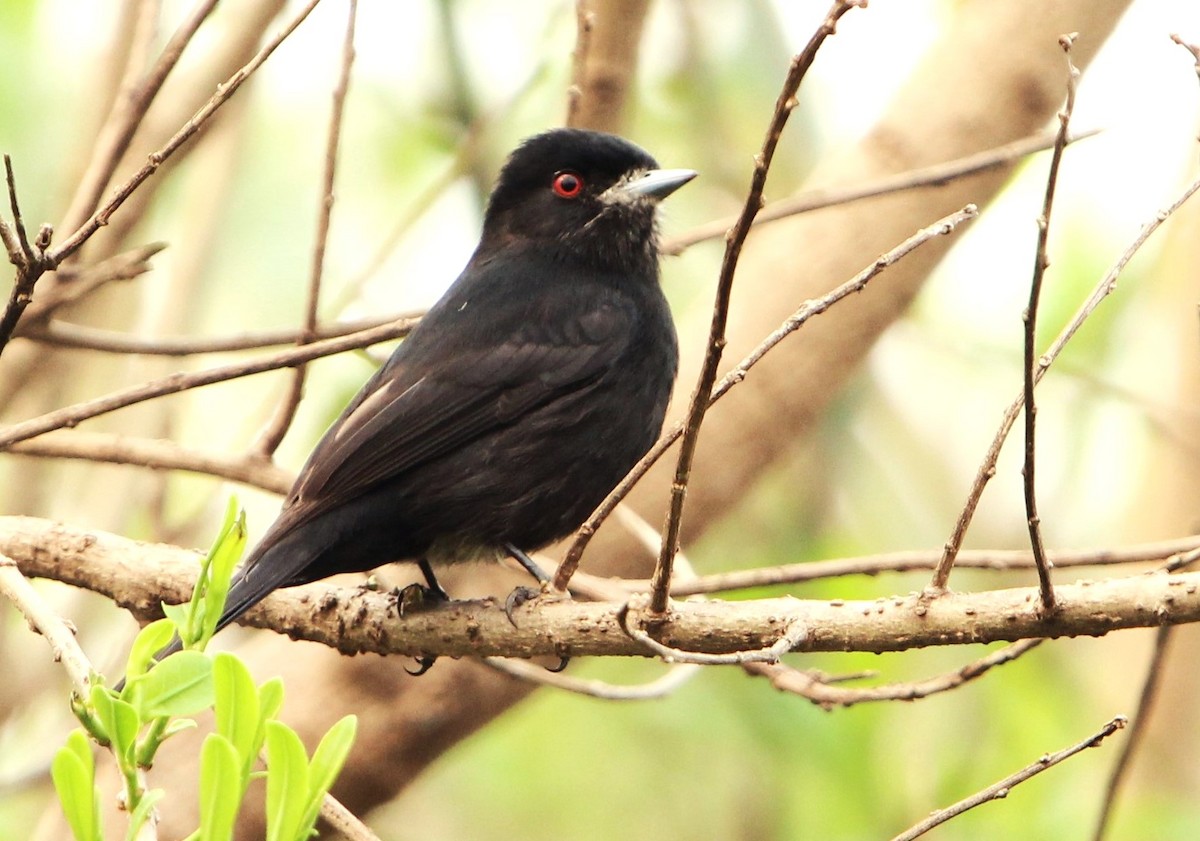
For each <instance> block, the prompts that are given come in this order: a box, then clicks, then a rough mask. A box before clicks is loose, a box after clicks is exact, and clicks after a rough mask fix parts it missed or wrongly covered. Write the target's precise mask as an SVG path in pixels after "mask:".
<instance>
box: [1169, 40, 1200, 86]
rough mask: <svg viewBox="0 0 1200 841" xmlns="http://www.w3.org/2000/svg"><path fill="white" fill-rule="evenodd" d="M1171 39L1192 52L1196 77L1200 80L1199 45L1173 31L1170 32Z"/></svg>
mask: <svg viewBox="0 0 1200 841" xmlns="http://www.w3.org/2000/svg"><path fill="white" fill-rule="evenodd" d="M1171 40H1172V41H1174V42H1175V43H1176V44H1178V45H1179V46H1181V47H1183V48H1184V49H1185V50H1187V51H1188V52H1189V53H1191V54H1192V60H1193V61H1194V62H1195V67H1196V79H1197V80H1200V46H1197V45H1195V44H1193V43H1191V42H1189V41H1185V40H1183V37H1182V36H1181V35H1179V34H1177V33H1174V32H1173V33H1171Z"/></svg>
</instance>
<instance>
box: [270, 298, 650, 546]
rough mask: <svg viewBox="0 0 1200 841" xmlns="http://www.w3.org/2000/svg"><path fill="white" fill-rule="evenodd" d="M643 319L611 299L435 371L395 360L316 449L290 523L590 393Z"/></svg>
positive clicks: (464, 354) (288, 515)
mask: <svg viewBox="0 0 1200 841" xmlns="http://www.w3.org/2000/svg"><path fill="white" fill-rule="evenodd" d="M558 315H559V316H561V313H560V314H558ZM635 318H636V314H635V313H634V312H633V310H632V307H628V306H622V305H620V304H619V303H611V302H610V303H608V304H606V305H605V306H603V307H592V308H589V309H588V310H587V311H586V312H583V313H581V314H579V315H578V317H576V318H573V319H568V320H564V319H562V318H561V317H559V318H557V319H551V320H547V322H545V324H547V325H549V326H539V325H538V324H535V323H526V324H523V325H521V329H520V330H518V331H515V332H514V334H513V336H512V338H510V339H509V340H507V341H505V342H503V343H490V342H482V343H481V344H482V345H483V347H480V348H478V349H475V348H472V347H470V346H467V347H464V348H462V349H461V351H460V352H458V353H456V354H454V355H453V356H452V358H450V359H448V360H444V361H443V364H440V365H439V366H438V367H437V368H436V369H435V370H430V367H429V366H427V365H419V364H416V360H415V359H414V358H413V357H416V356H418V355H419V354H418V353H412V354H406V353H399V354H397V355H396V356H395V357H393V359H392V360H391V361H389V363H388V364H387V366H385V368H384V369H383V370H381V371H380V373H379V375H377V376H376V377H375V378H374V379H373V380H372V381H371V382H370V383H369V384H368V385H367V387H365V388H364V390H363V393H362V394H361V395H360V399H357V400H356V401H355V403H354V404H352V405H351V407H350V408H349V409H348V410H347V412H346V413H345V414H344V415H343V416H342V418H340V419H339V421H338V422H337V423H336V424H335V425H334V426H333V427H332V428H331V429H330V430H329V432H328V433H327V434H326V436H325V437H324V439H322V441H321V442H320V444H318V446H317V448H316V449H315V450H314V452H313V454H312V456H311V457H310V458H309V462H308V466H307V468H306V469H305V471H304V474H303V476H304V478H303V479H302V480H301V481H300V483H299V484H298V485H297V487H296V488H295V489H294V491H293V494H292V497H291V498H290V499H289V501H288V508H287V510H286V511H285V516H284V518H283V519H285V520H287V521H289V522H288V524H287V525H288V526H291V527H294V526H295V525H296V524H297V523H298V522H302V521H305V520H309V519H311V518H312V517H315V516H317V515H318V514H320V513H322V512H324V511H327V510H329V509H331V508H334V507H336V506H338V505H340V504H342V503H344V502H345V501H347V500H349V499H353V498H355V497H357V496H359V495H361V494H362V493H365V492H366V491H368V490H369V489H370V488H372V487H373V486H375V485H377V484H379V483H381V482H385V481H387V480H389V479H392V478H394V477H397V476H400V475H402V474H403V473H404V472H405V471H408V470H411V469H413V468H414V467H416V466H418V465H420V464H422V463H424V462H427V461H429V460H431V459H436V458H437V457H439V456H440V455H442V454H445V453H447V452H452V451H454V450H455V449H456V448H458V447H461V446H463V445H465V444H466V443H468V442H470V441H471V440H473V439H475V438H477V437H479V436H481V435H483V434H485V433H487V432H488V431H489V430H491V429H495V428H498V427H501V426H504V425H506V424H508V423H510V422H512V421H514V420H516V419H517V418H519V417H521V416H522V415H523V414H525V413H526V412H528V411H530V410H532V409H534V408H536V407H538V406H541V405H545V404H546V403H549V402H551V401H553V400H554V399H556V398H557V397H560V396H562V395H563V394H567V393H570V392H573V391H575V390H576V389H578V388H582V387H585V386H586V385H587V384H588V383H589V382H591V381H592V379H593V378H594V377H596V376H597V375H598V374H600V373H601V372H603V371H604V370H605V369H606V368H608V367H609V366H611V365H612V364H613V363H614V361H615V360H616V359H617V358H619V357H620V356H621V354H622V352H623V351H624V350H625V348H626V347H627V345H628V343H629V341H630V337H631V335H632V333H633V323H634V319H635ZM413 350H414V351H416V350H417V349H415V348H414V349H413ZM414 369H420V370H419V375H418V372H417V371H416V370H414Z"/></svg>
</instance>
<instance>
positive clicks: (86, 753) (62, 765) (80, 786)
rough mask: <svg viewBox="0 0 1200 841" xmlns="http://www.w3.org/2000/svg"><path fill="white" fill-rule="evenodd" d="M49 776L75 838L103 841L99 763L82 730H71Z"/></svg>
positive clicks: (77, 840)
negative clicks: (97, 790)
mask: <svg viewBox="0 0 1200 841" xmlns="http://www.w3.org/2000/svg"><path fill="white" fill-rule="evenodd" d="M50 777H51V779H52V780H53V781H54V789H55V791H57V792H58V800H59V802H60V803H61V804H62V810H63V814H64V815H65V816H66V818H67V824H68V825H69V826H70V827H71V834H72V835H74V836H75V838H76V841H100V839H101V837H102V836H101V834H100V833H101V830H100V804H99V801H98V800H97V797H96V766H95V763H94V761H93V760H92V749H91V745H89V744H88V739H87V736H85V735H84V734H83V731H82V730H72V731H71V735H69V736H67V743H66V744H65V745H63V746H62V747H61V748H59V749H58V753H56V754H55V755H54V760H53V762H51V764H50Z"/></svg>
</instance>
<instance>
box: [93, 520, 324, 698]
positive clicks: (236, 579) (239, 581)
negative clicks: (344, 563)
mask: <svg viewBox="0 0 1200 841" xmlns="http://www.w3.org/2000/svg"><path fill="white" fill-rule="evenodd" d="M319 554H320V551H319V550H318V551H314V550H313V548H312V547H311V546H309V547H305V546H304V545H303V543H302V541H298V540H289V539H286V538H285V539H284V540H281V541H275V540H272V539H271V535H267V536H266V537H264V539H263V541H262V542H261V543H259V545H258V546H256V547H255V549H254V551H253V552H252V553H251V554H250V556H249V557H247V558H246V560H245V561H244V562H243V563H242V565H241V566H240V567H238V570H237V572H235V573H234V575H233V578H232V579H231V580H230V582H229V593H228V595H227V596H226V597H225V607H224V609H223V610H222V611H221V618H220V619H218V620H217V626H216V631H214V633H217V632H220V631H221V630H222V629H224V628H225V627H226V626H228V625H230V624H231V623H233V622H235V621H237V620H238V619H239V618H240V617H241V616H242V614H244V613H245V612H246V611H248V610H249V609H250V608H252V607H254V606H255V605H256V604H258V603H259V602H260V601H262V600H263V599H264V598H266V597H267V596H268V595H270V594H271V592H272V591H274V590H277V589H278V588H280V587H287V586H290V585H292V584H295V583H298V582H297V580H296V579H297V576H299V575H300V571H301V570H303V569H304V568H305V567H306V566H308V565H309V564H310V563H311V562H312V561H313V560H314V557H315V556H317V555H319ZM182 649H183V641H182V640H181V639H180V638H179V637H178V636H177V637H175V638H174V639H173V640H171V642H170V644H169V645H167V646H166V648H163V649H162V650H161V651H159V652H158V653H157V654H155V655H154V659H155V660H162V659H163V658H165V657H170V656H171V655H172V654H175V653H176V652H178V651H181V650H182ZM124 686H125V680H124V679H122V680H121V681H120V682H119V683H118V684H117V685H116V691H118V692H120V691H121V689H122V688H123V687H124Z"/></svg>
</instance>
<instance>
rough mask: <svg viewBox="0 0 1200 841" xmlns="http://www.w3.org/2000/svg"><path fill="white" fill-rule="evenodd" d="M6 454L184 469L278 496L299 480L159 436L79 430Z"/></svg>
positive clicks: (259, 463) (249, 460) (266, 465)
mask: <svg viewBox="0 0 1200 841" xmlns="http://www.w3.org/2000/svg"><path fill="white" fill-rule="evenodd" d="M8 451H9V452H10V453H14V454H16V455H23V456H39V457H42V458H70V459H79V460H82V461H97V462H105V463H108V464H129V465H134V466H137V467H145V468H149V469H150V470H186V471H189V472H191V473H200V474H203V475H206V476H216V477H218V478H221V479H228V480H229V481H231V482H240V483H241V484H243V485H248V486H249V487H252V488H259V489H261V490H264V491H268V492H270V493H277V494H285V493H287V492H288V489H289V488H291V486H292V481H293V480H294V479H295V476H293V475H292V473H291V471H288V470H284V469H283V468H282V467H279V466H278V465H276V464H273V463H272V462H269V461H266V460H264V459H257V458H253V457H249V456H240V457H230V456H226V455H223V454H216V453H203V452H199V451H197V450H191V449H188V448H187V447H184V446H181V445H180V444H177V443H176V442H174V441H169V440H165V439H159V438H137V437H131V436H127V435H113V434H111V433H108V432H84V431H82V430H78V429H73V430H70V431H67V430H62V431H59V432H50V433H47V434H45V435H40V436H38V437H37V438H34V439H33V440H31V441H21V442H19V443H16V444H13V445H11V447H10V448H9V450H8Z"/></svg>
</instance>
